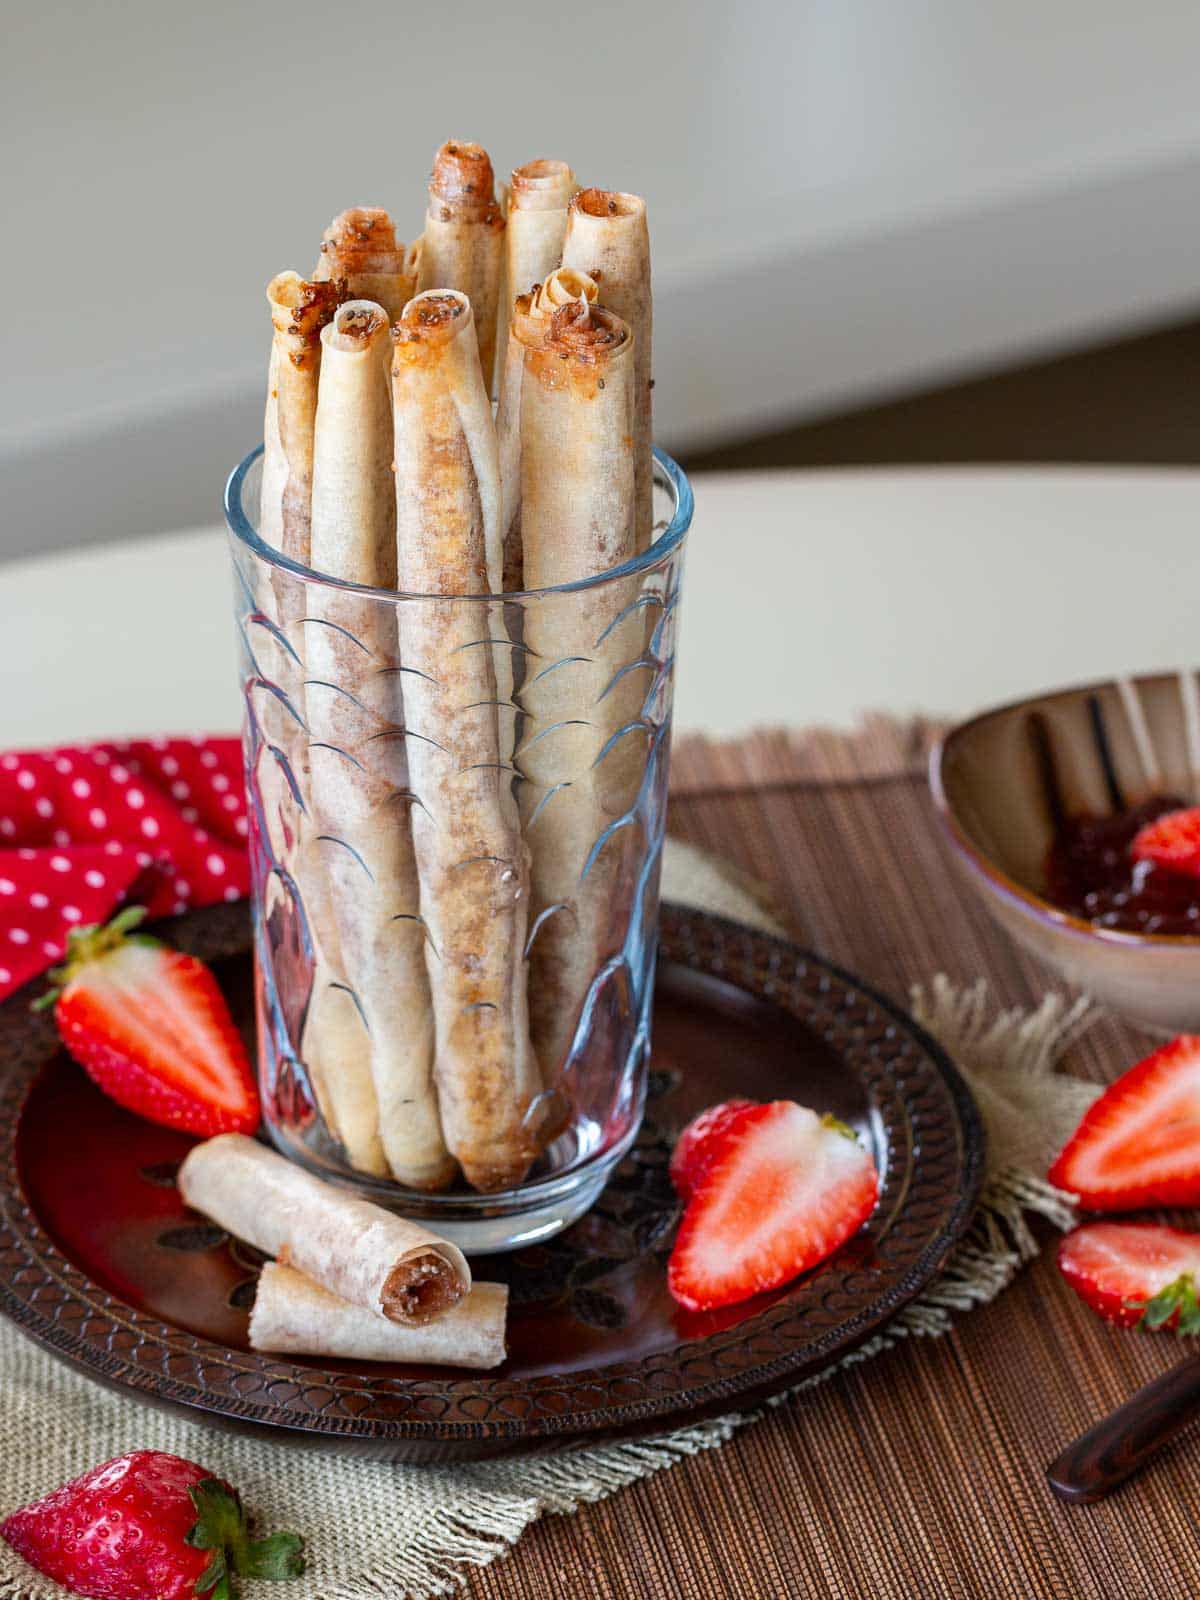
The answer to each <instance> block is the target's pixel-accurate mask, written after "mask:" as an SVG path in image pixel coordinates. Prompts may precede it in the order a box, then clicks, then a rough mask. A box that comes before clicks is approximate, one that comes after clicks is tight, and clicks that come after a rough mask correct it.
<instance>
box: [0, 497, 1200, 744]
mask: <svg viewBox="0 0 1200 1600" xmlns="http://www.w3.org/2000/svg"><path fill="white" fill-rule="evenodd" d="M695 488H696V518H695V522H694V525H693V531H692V535H691V543H690V549H689V553H688V558H687V574H686V580H685V591H686V592H685V600H684V607H683V620H682V643H681V649H680V657H679V675H678V688H677V700H676V707H677V723H678V726H679V727H681V728H686V729H702V730H704V731H706V732H709V733H713V734H731V733H736V732H740V731H745V730H746V729H748V728H750V727H753V726H761V725H765V724H779V723H789V724H793V725H795V724H802V723H808V722H814V721H821V722H833V723H846V722H849V721H851V720H853V718H854V716H855V714H856V713H857V712H859V711H861V710H864V709H870V708H884V709H888V710H892V711H907V710H927V711H938V712H948V713H952V714H956V713H966V712H969V711H970V710H972V709H974V708H975V707H977V706H982V705H985V704H987V703H989V702H992V701H995V700H998V699H1004V698H1008V697H1012V696H1016V695H1020V694H1022V693H1025V692H1026V691H1029V690H1033V689H1036V688H1040V687H1044V686H1050V685H1054V684H1060V683H1066V682H1071V681H1078V680H1083V679H1087V678H1089V677H1092V676H1102V675H1106V674H1110V673H1112V672H1114V671H1117V670H1121V671H1139V670H1146V669H1152V668H1156V667H1177V666H1183V665H1189V664H1194V663H1195V662H1196V660H1197V657H1198V656H1200V615H1198V613H1197V608H1196V605H1195V599H1194V597H1195V595H1196V593H1197V592H1198V590H1200V584H1198V582H1197V579H1198V578H1200V540H1198V538H1197V530H1198V529H1200V472H1191V471H1157V470H1154V471H1151V470H1134V469H1124V468H1114V469H1102V470H1096V469H1090V468H1089V469H1086V470H1084V469H1073V468H1064V469H1059V468H1053V469H1044V468H1031V469H1022V468H1012V469H1006V468H966V469H950V470H926V469H921V470H910V471H905V470H900V471H896V470H891V469H888V470H871V469H867V470H862V471H810V472H792V471H789V472H776V473H765V474H760V473H756V474H709V475H704V476H701V477H699V478H698V479H697V480H696V484H695ZM227 568H228V564H227V556H226V551H225V538H224V534H223V533H222V531H221V530H220V529H218V528H216V527H211V528H204V529H198V530H194V531H189V532H185V533H176V534H169V535H164V536H162V537H160V538H156V539H144V540H136V541H129V542H126V543H118V544H111V545H106V546H103V547H97V548H93V549H90V550H86V551H82V552H78V553H71V554H66V555H56V556H52V557H46V558H42V559H35V560H30V561H22V562H14V563H11V564H7V565H4V566H0V603H2V608H3V617H4V626H3V629H0V677H2V681H3V683H4V685H5V686H6V689H7V694H6V696H5V701H4V710H3V718H2V720H0V743H2V744H3V745H6V746H16V745H36V744H48V743H54V742H60V741H66V740H72V739H85V738H92V737H100V736H103V735H120V734H123V733H149V732H163V731H169V730H188V731H191V730H200V729H212V730H217V729H225V728H232V727H234V726H235V725H236V723H237V721H238V716H239V706H238V694H237V686H236V671H235V654H234V634H233V626H232V622H231V617H230V584H229V574H228V569H227Z"/></svg>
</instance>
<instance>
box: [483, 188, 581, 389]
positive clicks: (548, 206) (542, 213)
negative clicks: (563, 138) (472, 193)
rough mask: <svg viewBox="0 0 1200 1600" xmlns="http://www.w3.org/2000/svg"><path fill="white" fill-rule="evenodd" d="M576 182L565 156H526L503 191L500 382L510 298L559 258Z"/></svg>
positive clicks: (525, 291) (498, 325) (526, 290)
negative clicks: (561, 158) (529, 158)
mask: <svg viewBox="0 0 1200 1600" xmlns="http://www.w3.org/2000/svg"><path fill="white" fill-rule="evenodd" d="M578 190H579V184H578V183H577V182H576V179H575V174H574V173H573V172H572V171H571V169H570V167H569V166H568V165H567V163H566V162H565V161H554V160H549V159H544V160H539V161H527V162H526V163H525V165H524V166H523V167H516V168H514V169H513V172H512V175H511V176H510V178H509V181H508V189H507V190H506V192H505V200H506V207H505V215H506V219H507V227H506V228H505V230H504V245H505V252H504V290H503V293H502V294H501V296H500V314H499V316H498V318H497V322H496V361H497V372H496V381H497V388H499V385H500V381H501V378H502V375H503V371H504V365H505V352H506V350H507V346H508V327H509V323H510V321H511V320H512V304H513V301H514V299H515V298H516V297H517V295H519V294H530V293H532V291H533V286H534V284H536V283H545V281H546V279H547V278H548V277H549V276H550V274H551V273H552V272H553V271H554V270H555V268H556V267H557V266H558V265H559V263H560V262H561V261H562V247H563V238H564V236H565V235H566V231H567V207H568V206H569V205H570V203H571V198H572V196H573V195H575V194H576V193H578Z"/></svg>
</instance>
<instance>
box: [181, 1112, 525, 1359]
mask: <svg viewBox="0 0 1200 1600" xmlns="http://www.w3.org/2000/svg"><path fill="white" fill-rule="evenodd" d="M179 1190H180V1193H181V1194H182V1196H183V1199H184V1201H185V1202H186V1204H188V1205H189V1206H191V1207H192V1209H193V1210H194V1211H199V1212H202V1213H203V1214H204V1215H205V1216H207V1217H211V1218H212V1220H213V1221H214V1222H216V1223H217V1224H218V1225H219V1226H220V1227H222V1228H224V1229H225V1230H226V1231H227V1232H229V1233H231V1234H233V1235H235V1236H236V1237H237V1238H239V1239H244V1240H245V1241H246V1242H247V1243H248V1244H252V1245H253V1246H254V1247H255V1248H256V1249H258V1250H261V1251H263V1253H264V1254H266V1255H269V1256H274V1257H275V1260H274V1261H273V1262H271V1263H268V1264H267V1265H266V1266H265V1267H264V1268H263V1270H262V1274H261V1276H260V1278H259V1282H258V1292H257V1295H256V1297H255V1302H254V1309H253V1312H252V1313H251V1317H250V1344H251V1347H252V1348H253V1349H255V1350H263V1351H277V1352H283V1353H292V1354H301V1355H324V1356H339V1357H343V1358H346V1359H348V1360H359V1361H420V1362H432V1363H437V1364H444V1365H452V1366H459V1367H494V1366H498V1365H499V1364H500V1362H501V1361H503V1360H504V1324H505V1313H506V1310H507V1304H508V1290H507V1288H506V1287H505V1286H504V1285H503V1284H496V1283H474V1284H473V1283H472V1281H471V1270H470V1268H469V1267H468V1266H467V1263H466V1260H465V1258H464V1256H463V1254H462V1252H461V1251H460V1250H459V1249H458V1248H457V1247H456V1246H455V1245H452V1244H450V1243H448V1242H447V1241H446V1240H445V1239H439V1238H438V1237H437V1236H436V1235H435V1234H432V1233H429V1232H427V1231H426V1230H425V1229H424V1228H419V1227H417V1226H416V1224H415V1223H411V1222H405V1221H403V1220H402V1219H401V1218H399V1217H394V1216H392V1215H391V1213H390V1212H387V1211H384V1210H382V1209H381V1208H380V1207H378V1206H373V1205H370V1204H369V1203H368V1202H367V1201H365V1200H359V1199H357V1198H355V1197H354V1196H353V1195H351V1194H348V1193H347V1192H346V1191H345V1190H342V1189H337V1188H335V1187H334V1186H333V1185H332V1184H328V1183H324V1182H322V1181H321V1179H320V1178H317V1177H314V1176H313V1175H312V1174H311V1173H308V1172H305V1171H304V1170H303V1169H302V1168H300V1167H298V1166H296V1165H295V1164H294V1163H293V1162H290V1161H287V1160H285V1159H284V1157H283V1156H280V1155H277V1154H276V1153H275V1152H274V1151H273V1150H268V1149H267V1147H266V1146H265V1145H262V1144H259V1143H258V1142H257V1141H256V1140H254V1139H248V1138H247V1137H246V1136H245V1135H244V1134H240V1133H225V1134H220V1135H219V1136H218V1137H217V1138H215V1139H209V1140H207V1141H206V1142H205V1143H204V1144H200V1145H196V1146H195V1148H194V1149H193V1150H191V1151H190V1152H189V1153H188V1155H187V1157H186V1159H185V1160H184V1162H183V1165H182V1166H181V1168H180V1170H179Z"/></svg>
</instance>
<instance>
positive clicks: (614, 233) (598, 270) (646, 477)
mask: <svg viewBox="0 0 1200 1600" xmlns="http://www.w3.org/2000/svg"><path fill="white" fill-rule="evenodd" d="M562 264H563V266H564V267H578V268H579V269H580V270H581V271H583V272H587V273H589V274H590V275H591V276H592V277H593V278H595V280H596V282H597V283H598V284H599V285H600V304H601V305H603V306H607V307H608V309H609V310H610V311H615V312H616V314H617V316H619V317H620V318H621V319H622V321H623V322H627V323H628V324H629V327H630V329H631V330H632V333H633V339H634V347H633V348H634V366H635V375H634V412H633V421H634V436H633V447H634V468H635V472H636V479H637V481H636V488H635V495H636V513H635V517H634V525H635V529H636V532H637V547H638V549H639V550H645V549H647V548H648V547H649V545H650V542H651V539H652V538H653V534H654V461H653V457H652V455H651V447H652V446H653V443H654V427H653V417H652V415H651V412H652V406H651V391H652V389H653V386H654V377H653V371H652V360H653V349H654V343H653V338H654V326H653V325H654V308H653V300H652V297H651V288H650V235H649V232H648V230H647V227H646V202H645V201H644V200H643V199H642V198H641V196H640V195H636V194H620V193H618V192H616V191H615V190H609V189H581V190H580V192H579V193H578V194H577V195H576V196H575V198H574V199H573V200H572V201H571V206H570V212H569V215H568V217H567V234H566V238H565V239H564V240H563V257H562Z"/></svg>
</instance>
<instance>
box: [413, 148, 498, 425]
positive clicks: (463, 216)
mask: <svg viewBox="0 0 1200 1600" xmlns="http://www.w3.org/2000/svg"><path fill="white" fill-rule="evenodd" d="M503 277H504V216H503V213H502V212H501V210H500V207H499V205H498V203H497V201H496V185H495V177H494V174H493V172H492V163H491V161H490V159H489V158H488V153H487V151H486V150H485V149H484V148H483V146H482V145H478V144H467V143H464V142H463V141H462V140H459V139H451V140H449V141H448V142H447V143H446V144H444V145H443V146H442V148H441V149H440V150H439V151H438V153H437V155H436V156H435V157H434V159H433V173H432V175H431V177H430V179H429V209H428V212H427V213H426V217H425V234H424V240H423V243H422V248H421V264H420V274H419V277H418V279H417V287H418V289H420V290H421V291H424V290H426V289H458V290H460V291H461V292H462V293H463V294H465V295H466V296H467V298H468V299H469V300H470V302H471V311H472V313H473V316H474V321H475V337H476V338H477V340H478V341H479V365H480V370H481V371H482V373H483V381H484V388H485V390H486V392H487V393H488V394H491V392H492V379H493V375H494V371H495V365H496V321H497V316H498V314H499V307H500V292H501V285H502V281H503Z"/></svg>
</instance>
